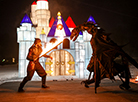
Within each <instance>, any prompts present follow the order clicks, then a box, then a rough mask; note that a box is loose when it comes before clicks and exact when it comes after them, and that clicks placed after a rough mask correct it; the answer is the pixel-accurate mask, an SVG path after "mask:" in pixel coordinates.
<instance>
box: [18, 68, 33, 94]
mask: <svg viewBox="0 0 138 102" xmlns="http://www.w3.org/2000/svg"><path fill="white" fill-rule="evenodd" d="M33 74H34V70H31V71H28V72H27V76H26V77H25V78H24V79H23V81H22V82H21V83H20V86H19V88H18V92H24V90H23V87H24V85H25V84H26V83H27V82H28V81H30V80H31V79H32V76H33Z"/></svg>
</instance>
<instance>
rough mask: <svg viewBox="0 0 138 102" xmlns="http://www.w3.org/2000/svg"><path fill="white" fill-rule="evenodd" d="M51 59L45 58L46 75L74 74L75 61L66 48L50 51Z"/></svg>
mask: <svg viewBox="0 0 138 102" xmlns="http://www.w3.org/2000/svg"><path fill="white" fill-rule="evenodd" d="M50 56H52V57H53V60H51V59H50V58H47V59H46V62H45V68H46V72H47V75H48V76H60V75H75V61H74V58H73V56H72V55H71V54H70V53H69V52H68V51H66V50H55V51H53V52H51V53H50Z"/></svg>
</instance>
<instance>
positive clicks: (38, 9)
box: [31, 0, 50, 38]
mask: <svg viewBox="0 0 138 102" xmlns="http://www.w3.org/2000/svg"><path fill="white" fill-rule="evenodd" d="M48 9H49V6H48V1H47V0H38V1H37V2H36V3H35V2H33V4H32V5H31V20H32V22H33V24H34V25H36V26H37V27H36V37H37V38H39V37H40V34H41V31H42V29H44V32H46V34H47V32H48V31H49V19H50V11H49V10H48Z"/></svg>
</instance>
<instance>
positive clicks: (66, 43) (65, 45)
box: [63, 38, 70, 49]
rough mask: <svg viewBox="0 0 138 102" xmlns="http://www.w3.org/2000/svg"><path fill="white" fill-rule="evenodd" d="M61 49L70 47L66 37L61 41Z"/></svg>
mask: <svg viewBox="0 0 138 102" xmlns="http://www.w3.org/2000/svg"><path fill="white" fill-rule="evenodd" d="M63 49H70V41H69V39H67V38H66V39H64V41H63Z"/></svg>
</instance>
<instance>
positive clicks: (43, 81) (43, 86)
mask: <svg viewBox="0 0 138 102" xmlns="http://www.w3.org/2000/svg"><path fill="white" fill-rule="evenodd" d="M42 88H49V87H48V86H46V75H45V76H43V77H42Z"/></svg>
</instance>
